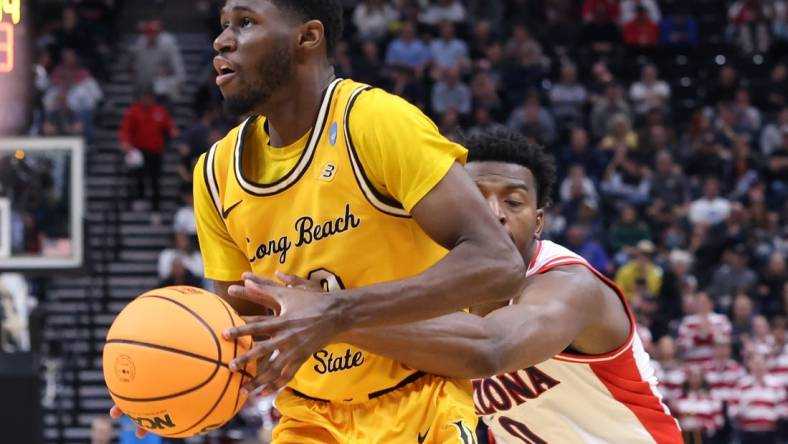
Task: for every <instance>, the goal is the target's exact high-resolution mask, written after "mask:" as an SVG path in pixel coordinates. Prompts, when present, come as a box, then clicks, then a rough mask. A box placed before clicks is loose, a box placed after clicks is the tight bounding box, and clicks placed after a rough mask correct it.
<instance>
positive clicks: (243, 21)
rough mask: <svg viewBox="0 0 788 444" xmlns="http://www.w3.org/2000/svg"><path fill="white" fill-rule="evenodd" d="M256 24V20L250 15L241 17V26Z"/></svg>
mask: <svg viewBox="0 0 788 444" xmlns="http://www.w3.org/2000/svg"><path fill="white" fill-rule="evenodd" d="M253 24H254V20H252V19H251V18H249V17H244V18H242V19H241V27H242V28H246V27H248V26H252V25H253Z"/></svg>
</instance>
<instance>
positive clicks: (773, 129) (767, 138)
mask: <svg viewBox="0 0 788 444" xmlns="http://www.w3.org/2000/svg"><path fill="white" fill-rule="evenodd" d="M782 128H788V106H785V107H783V108H782V109H781V110H780V113H779V114H778V115H777V120H776V121H775V122H774V123H770V124H768V125H766V126H765V127H764V128H763V131H761V153H762V154H763V155H764V156H769V155H770V154H772V153H773V152H774V151H779V150H780V148H781V147H782V146H783V130H782Z"/></svg>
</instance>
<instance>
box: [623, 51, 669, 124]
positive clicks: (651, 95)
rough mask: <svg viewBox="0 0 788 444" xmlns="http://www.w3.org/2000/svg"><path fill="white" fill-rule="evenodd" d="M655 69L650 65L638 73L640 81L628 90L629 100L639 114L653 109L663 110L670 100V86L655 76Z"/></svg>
mask: <svg viewBox="0 0 788 444" xmlns="http://www.w3.org/2000/svg"><path fill="white" fill-rule="evenodd" d="M657 74H658V73H657V67H656V66H655V65H653V64H651V63H649V64H647V65H645V66H644V67H643V69H642V70H641V71H640V80H639V81H637V82H635V83H633V84H632V86H631V87H630V88H629V98H630V99H631V100H632V104H633V105H634V107H635V111H636V112H637V113H639V114H645V113H646V112H647V111H649V110H650V109H653V108H663V107H664V106H665V104H666V103H667V101H668V99H670V86H669V85H668V84H667V82H665V81H664V80H660V79H659V78H658V75H657Z"/></svg>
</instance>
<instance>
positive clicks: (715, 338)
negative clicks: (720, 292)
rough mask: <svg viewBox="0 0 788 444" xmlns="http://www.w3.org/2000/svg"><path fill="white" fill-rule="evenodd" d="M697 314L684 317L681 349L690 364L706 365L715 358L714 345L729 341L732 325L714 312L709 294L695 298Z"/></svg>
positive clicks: (681, 329)
mask: <svg viewBox="0 0 788 444" xmlns="http://www.w3.org/2000/svg"><path fill="white" fill-rule="evenodd" d="M695 308H696V312H695V314H691V315H687V316H684V318H683V319H682V320H681V324H679V337H678V341H676V342H677V343H678V346H679V348H680V349H681V350H682V354H683V356H684V360H685V361H687V362H688V363H694V364H704V363H706V362H709V361H711V360H712V359H713V358H714V343H715V342H719V341H729V340H730V337H731V323H730V321H729V320H728V317H727V316H725V315H722V314H719V313H714V312H713V311H712V309H713V304H712V301H711V298H710V297H709V295H708V294H707V293H704V292H700V293H698V294H697V295H696V296H695Z"/></svg>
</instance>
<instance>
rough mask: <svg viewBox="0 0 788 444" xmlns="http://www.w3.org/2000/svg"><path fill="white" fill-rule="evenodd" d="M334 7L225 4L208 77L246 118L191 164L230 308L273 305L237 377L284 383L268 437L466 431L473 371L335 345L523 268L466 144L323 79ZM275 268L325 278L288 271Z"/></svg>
mask: <svg viewBox="0 0 788 444" xmlns="http://www.w3.org/2000/svg"><path fill="white" fill-rule="evenodd" d="M341 16H342V10H341V6H340V0H228V1H227V3H226V4H225V6H224V8H223V10H222V14H221V22H222V27H223V32H222V33H221V35H219V36H218V37H217V38H216V40H215V42H214V48H215V50H216V51H217V52H218V55H217V57H216V58H215V61H214V65H215V67H216V69H217V71H218V73H219V76H218V77H217V84H218V86H219V87H220V89H221V91H222V94H223V96H224V98H225V105H226V108H227V109H228V110H229V111H231V112H233V113H235V114H239V115H246V116H249V117H248V118H247V119H246V120H245V121H244V122H243V123H242V124H241V125H240V126H239V127H237V128H235V129H233V130H232V131H231V132H230V133H229V134H227V136H226V137H225V138H224V139H223V140H221V141H220V142H218V143H217V144H216V145H215V146H213V147H212V148H211V149H210V150H209V151H208V153H206V154H205V155H203V157H202V158H201V159H200V160H199V162H198V164H197V167H196V168H195V173H194V174H195V182H194V197H195V202H194V205H195V214H196V218H197V226H198V234H199V239H200V248H201V250H202V254H203V258H204V263H205V274H206V276H207V277H208V278H210V279H212V280H214V281H215V282H216V286H217V289H218V290H217V292H218V293H220V294H221V295H222V296H223V297H226V298H227V299H228V301H230V303H232V304H233V305H234V307H236V308H237V309H238V311H239V312H240V313H241V314H243V315H260V314H262V313H264V312H265V311H264V306H267V307H272V308H274V309H276V310H277V312H278V313H279V316H277V317H276V318H263V317H259V318H248V321H249V323H248V325H247V326H248V328H246V329H244V330H233V331H229V332H227V336H228V338H229V337H232V336H234V335H239V334H247V335H248V334H252V335H254V336H255V337H265V338H268V339H267V340H263V341H260V342H258V344H257V345H256V347H255V348H254V350H252V351H251V352H250V353H249V354H247V355H244V356H241V357H238V359H237V360H236V361H235V362H234V363H233V365H232V367H233V368H234V369H236V370H237V369H241V368H243V367H244V366H245V364H246V362H248V361H249V360H250V359H258V360H259V362H260V364H261V371H260V372H259V374H258V377H257V379H256V380H255V381H253V382H252V383H251V384H250V385H249V386H247V387H245V389H247V390H251V389H253V388H255V387H258V386H263V387H264V390H265V391H267V392H275V391H277V390H278V389H280V388H282V387H284V386H285V385H287V387H286V388H285V389H284V390H282V391H281V392H280V394H279V396H278V398H277V407H278V408H279V409H280V411H281V412H282V414H283V415H284V416H283V418H282V421H281V423H280V424H279V426H278V427H277V428H276V430H275V431H274V442H276V443H298V444H303V443H348V442H352V443H365V444H368V443H408V442H413V443H416V442H420V443H453V442H454V443H472V442H475V437H474V434H473V430H474V429H475V423H476V418H475V414H474V410H473V403H472V399H471V386H470V383H469V382H468V381H461V380H454V379H447V378H441V377H437V376H433V375H427V374H424V373H423V372H420V371H417V370H415V369H412V368H409V367H407V366H405V365H403V364H401V363H399V362H396V361H393V360H391V359H388V358H384V357H381V356H378V355H375V354H372V353H368V352H367V351H365V350H363V349H360V348H357V347H354V346H351V345H349V344H340V343H332V339H333V338H335V337H337V336H338V335H339V334H340V333H342V332H344V331H347V330H349V329H351V328H356V327H372V326H375V325H383V324H398V323H405V322H411V321H415V320H420V319H425V318H430V317H434V316H436V315H440V314H443V313H450V312H454V311H458V310H461V309H462V308H463V307H468V306H470V305H471V304H472V303H473V304H478V303H480V302H485V301H492V300H502V301H503V300H509V299H511V298H512V297H514V296H515V295H516V294H519V292H520V290H521V289H522V287H523V285H524V282H523V281H524V275H525V273H524V264H523V261H522V258H521V256H520V255H519V254H518V252H517V250H516V248H515V247H514V246H513V244H512V243H511V241H510V240H509V238H508V237H507V234H506V233H505V232H504V230H503V229H502V228H501V227H500V225H499V224H498V223H497V221H496V220H495V218H494V217H493V216H492V215H491V214H490V212H489V211H488V210H487V207H486V204H485V202H484V200H483V198H482V196H481V194H480V193H479V192H478V190H477V188H476V186H475V184H474V183H473V182H472V181H471V180H470V178H469V177H468V175H467V173H466V172H465V171H464V169H463V168H462V166H461V164H462V163H464V161H465V156H466V150H465V149H464V148H462V147H460V146H459V145H456V144H454V143H452V142H450V141H448V140H446V139H445V138H443V137H442V136H440V134H439V133H438V131H437V128H436V127H435V125H434V124H433V123H432V122H431V121H430V120H429V119H428V118H427V117H425V116H424V115H423V114H422V113H421V112H420V111H419V110H418V109H416V108H415V107H413V106H411V105H409V104H408V103H407V102H405V101H404V100H402V99H400V98H398V97H395V96H392V95H389V94H387V93H385V92H383V91H381V90H377V89H371V88H369V87H368V86H366V85H362V84H359V83H355V82H353V81H351V80H341V79H336V78H335V77H334V74H333V68H332V67H331V64H330V63H329V55H330V54H331V53H332V51H333V49H334V47H335V46H336V43H337V39H338V37H339V36H340V35H341V27H342V25H341ZM277 272H284V273H289V274H293V275H299V276H307V277H309V278H310V279H312V280H315V281H319V282H321V283H322V285H323V286H324V287H326V289H330V290H334V291H333V292H332V293H330V294H328V293H326V294H321V293H312V292H308V291H304V290H300V289H297V288H287V287H283V286H281V285H279V284H277V283H275V281H274V279H276V278H277ZM245 273H254V276H257V277H256V278H255V281H252V280H251V279H249V278H250V277H252V276H253V275H250V274H245ZM259 277H262V278H265V279H268V281H265V282H262V283H261V282H260V280H259ZM231 389H237V388H231ZM114 413H115V414H117V413H118V412H117V409H115V411H114Z"/></svg>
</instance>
